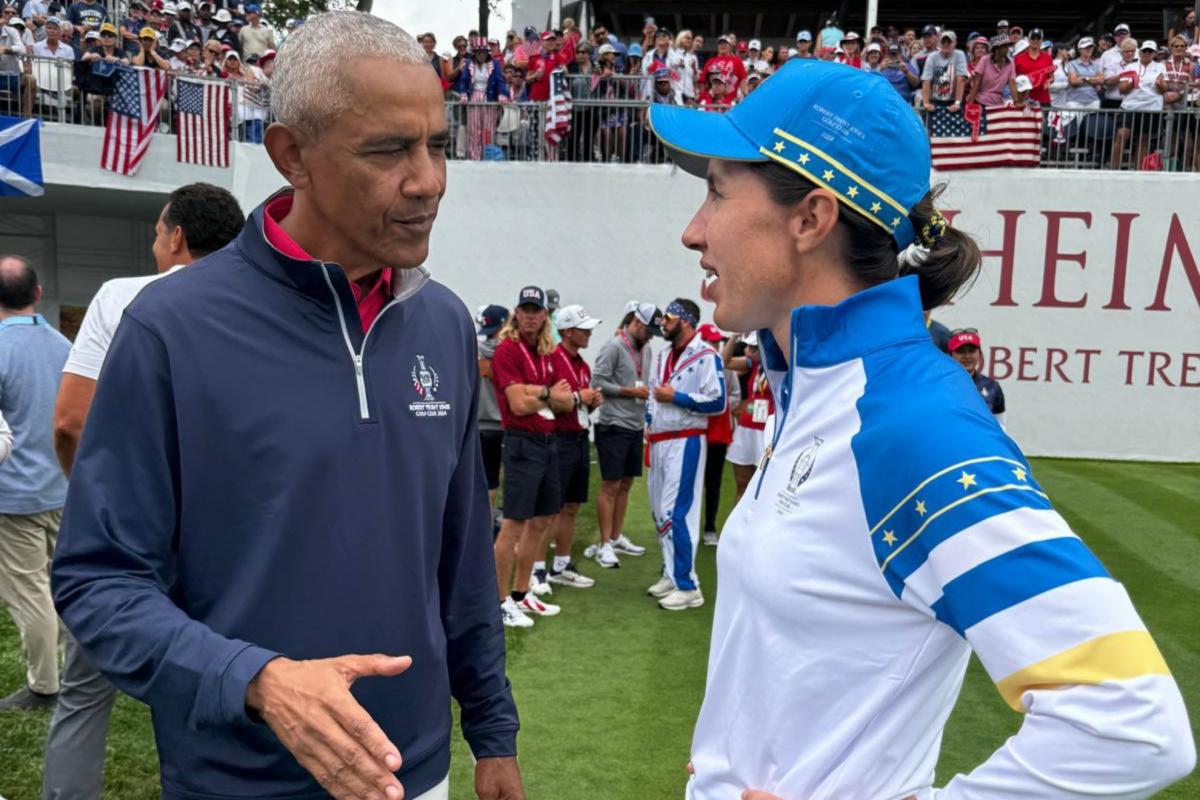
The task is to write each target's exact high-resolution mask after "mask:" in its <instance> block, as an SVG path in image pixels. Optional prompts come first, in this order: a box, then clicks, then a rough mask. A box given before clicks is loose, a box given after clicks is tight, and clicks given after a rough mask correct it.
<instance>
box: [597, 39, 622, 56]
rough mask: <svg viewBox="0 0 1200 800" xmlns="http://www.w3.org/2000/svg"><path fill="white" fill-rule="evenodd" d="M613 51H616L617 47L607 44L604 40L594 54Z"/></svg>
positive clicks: (605, 53) (602, 54)
mask: <svg viewBox="0 0 1200 800" xmlns="http://www.w3.org/2000/svg"><path fill="white" fill-rule="evenodd" d="M615 52H617V48H615V47H613V46H612V45H611V44H608V43H607V42H606V43H604V44H602V45H600V49H599V50H597V51H596V55H600V56H606V55H608V54H609V53H615Z"/></svg>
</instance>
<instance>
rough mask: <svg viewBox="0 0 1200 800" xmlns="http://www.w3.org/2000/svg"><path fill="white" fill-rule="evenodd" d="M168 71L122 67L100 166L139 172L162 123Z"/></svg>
mask: <svg viewBox="0 0 1200 800" xmlns="http://www.w3.org/2000/svg"><path fill="white" fill-rule="evenodd" d="M167 78H168V75H167V73H166V72H164V71H163V70H159V69H147V68H145V67H120V68H119V69H118V71H117V86H116V91H114V92H113V96H112V101H111V107H110V110H109V112H108V124H107V125H106V126H105V128H104V147H103V149H102V150H101V151H100V168H101V169H107V170H109V171H111V172H117V173H120V174H121V175H132V174H134V173H135V172H137V169H138V167H139V166H140V165H141V163H142V159H143V158H145V156H146V151H147V150H148V149H149V148H150V139H151V137H152V136H153V135H154V129H155V128H156V127H158V109H159V107H160V106H161V105H162V101H163V95H165V94H166V92H167Z"/></svg>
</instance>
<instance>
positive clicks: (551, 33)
mask: <svg viewBox="0 0 1200 800" xmlns="http://www.w3.org/2000/svg"><path fill="white" fill-rule="evenodd" d="M538 38H539V39H541V40H542V41H543V42H545V41H547V40H549V39H553V38H554V31H542V32H541V33H540V34H538Z"/></svg>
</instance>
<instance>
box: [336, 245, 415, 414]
mask: <svg viewBox="0 0 1200 800" xmlns="http://www.w3.org/2000/svg"><path fill="white" fill-rule="evenodd" d="M321 275H323V276H324V277H325V285H326V286H328V287H329V293H330V294H332V295H333V305H334V308H336V309H337V316H338V324H339V325H341V327H342V340H343V341H344V342H345V343H346V349H347V350H348V351H350V360H351V361H353V362H354V383H355V386H356V387H357V389H358V416H359V419H361V420H363V421H366V420H369V419H371V408H370V406H369V405H368V403H367V378H366V369H365V362H364V359H363V353H365V352H367V339H368V338H370V336H371V331H373V330H375V326H376V325H377V324H379V319H380V317H382V316H383V315H384V313H386V312H387V310H388V309H389V308H391V307H392V306H394V305H396V304H397V303H399V302H400V300H399V299H397V298H392V299H391V300H389V301H388V303H387V305H385V306H384V307H383V308H381V309H379V313H378V314H377V315H376V316H375V319H374V320H372V321H371V324H370V325H369V326H367V332H366V333H365V334H363V341H362V349H361V350H358V351H356V350H355V349H354V343H353V342H352V341H351V340H350V328H349V327H348V326H347V325H346V312H345V311H343V310H342V301H341V298H339V297H338V293H337V289H335V288H333V281H332V280H330V278H329V270H328V268H326V266H325V265H324V264H322V265H321Z"/></svg>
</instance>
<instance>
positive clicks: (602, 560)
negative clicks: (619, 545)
mask: <svg viewBox="0 0 1200 800" xmlns="http://www.w3.org/2000/svg"><path fill="white" fill-rule="evenodd" d="M596 562H597V563H598V564H599V565H600V566H602V567H604V568H605V569H613V568H615V567H620V566H621V560H620V559H619V558H617V554H616V553H615V552H614V551H613V543H612V542H605V543H604V546H603V547H601V548H600V551H599V552H598V553H596Z"/></svg>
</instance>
